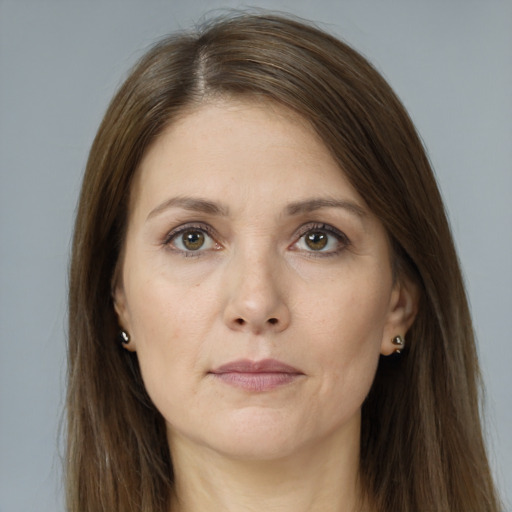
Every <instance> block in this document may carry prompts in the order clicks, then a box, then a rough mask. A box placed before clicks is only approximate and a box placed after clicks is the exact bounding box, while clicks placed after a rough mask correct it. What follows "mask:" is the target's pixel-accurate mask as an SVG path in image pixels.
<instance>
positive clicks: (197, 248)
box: [164, 226, 219, 253]
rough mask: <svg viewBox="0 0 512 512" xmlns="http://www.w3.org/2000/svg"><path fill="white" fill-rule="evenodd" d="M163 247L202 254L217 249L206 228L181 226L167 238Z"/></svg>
mask: <svg viewBox="0 0 512 512" xmlns="http://www.w3.org/2000/svg"><path fill="white" fill-rule="evenodd" d="M164 243H165V245H170V246H172V248H173V249H176V250H178V251H181V252H184V253H192V252H203V251H208V250H211V249H217V248H219V246H218V244H217V243H216V242H215V240H214V239H213V238H212V237H211V236H210V234H209V233H208V229H206V227H198V226H183V227H181V228H178V229H176V230H174V231H172V232H171V233H169V235H168V236H167V238H166V240H165V242H164Z"/></svg>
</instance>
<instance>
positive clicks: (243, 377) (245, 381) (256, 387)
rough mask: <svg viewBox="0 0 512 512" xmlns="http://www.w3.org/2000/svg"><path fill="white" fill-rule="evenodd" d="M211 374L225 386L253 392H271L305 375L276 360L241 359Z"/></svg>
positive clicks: (216, 369) (220, 367)
mask: <svg viewBox="0 0 512 512" xmlns="http://www.w3.org/2000/svg"><path fill="white" fill-rule="evenodd" d="M210 374H212V375H213V376H214V377H215V378H216V379H218V380H219V381H221V382H223V383H225V384H228V385H231V386H234V387H237V388H240V389H243V390H246V391H253V392H263V391H270V390H273V389H275V388H278V387H281V386H284V385H286V384H290V383H291V382H294V381H295V380H297V379H298V378H300V377H301V376H303V375H304V374H303V373H302V372H301V371H300V370H297V368H294V367H293V366H290V365H288V364H285V363H283V362H281V361H278V360H276V359H264V360H261V361H250V360H248V359H240V360H238V361H232V362H230V363H227V364H224V365H221V366H219V367H218V368H215V369H214V370H212V371H211V372H210Z"/></svg>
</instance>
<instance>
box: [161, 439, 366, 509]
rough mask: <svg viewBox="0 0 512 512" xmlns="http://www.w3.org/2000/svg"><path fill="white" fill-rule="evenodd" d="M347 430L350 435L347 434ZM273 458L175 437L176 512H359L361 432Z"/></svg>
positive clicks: (173, 457)
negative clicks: (238, 454)
mask: <svg viewBox="0 0 512 512" xmlns="http://www.w3.org/2000/svg"><path fill="white" fill-rule="evenodd" d="M345 434H346V433H345ZM350 437H352V440H351V441H352V442H350V443H347V442H346V441H347V437H346V435H339V434H333V435H332V436H331V437H329V438H328V439H325V440H323V441H322V442H321V443H315V444H314V445H313V444H312V445H311V446H308V447H304V448H302V449H301V450H298V451H297V452H295V453H294V454H293V455H290V456H286V457H282V458H279V459H273V460H241V459H235V458H233V457H229V456H226V455H224V454H219V453H218V452H215V451H213V450H211V449H209V448H205V447H204V446H202V447H197V445H194V444H193V443H192V442H190V441H189V440H186V439H184V438H180V437H179V436H173V439H172V441H171V443H170V444H171V452H172V459H173V466H174V470H175V471H174V472H175V475H176V480H175V498H174V502H173V507H172V511H173V512H199V511H204V510H208V512H240V511H247V512H258V511H272V512H274V511H275V512H288V511H290V512H291V511H293V512H320V511H322V512H359V511H361V510H367V507H363V505H362V503H361V493H360V489H359V483H358V465H359V431H357V436H356V438H354V437H353V436H350Z"/></svg>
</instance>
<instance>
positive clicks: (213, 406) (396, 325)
mask: <svg viewBox="0 0 512 512" xmlns="http://www.w3.org/2000/svg"><path fill="white" fill-rule="evenodd" d="M69 339H70V350H69V392H68V422H69V427H68V428H69V433H68V436H69V441H68V468H67V476H68V507H69V509H70V510H73V511H75V510H76V511H98V510H108V511H112V510H120V511H125V510H126V511H128V510H133V511H135V510H137V511H139V510H145V511H169V510H172V511H195V510H211V511H216V510H224V511H229V510H264V509H268V510H294V511H302V510H304V511H306V510H308V511H314V510H322V511H325V510H333V511H379V512H381V511H390V512H391V511H393V512H397V511H426V510H429V511H448V510H450V511H455V510H461V511H462V510H464V511H471V510H474V511H475V512H476V511H478V512H480V511H483V510H485V511H497V510H499V502H498V498H497V496H496V493H495V490H494V486H493V482H492V478H491V475H490V471H489V468H488V463H487V459H486V454H485V447H484V443H483V439H482V433H481V426H480V419H479V410H478V384H479V382H478V379H479V374H478V364H477V359H476V353H475V346H474V339H473V333H472V327H471V320H470V316H469V312H468V307H467V302H466V298H465V292H464V287H463V283H462V278H461V273H460V270H459V267H458V262H457V256H456V254H455V250H454V246H453V242H452V239H451V234H450V230H449V227H448V224H447V221H446V216H445V213H444V209H443V205H442V201H441V199H440V196H439V192H438V189H437V186H436V183H435V180H434V178H433V175H432V172H431V169H430V166H429V163H428V160H427V157H426V155H425V152H424V149H423V147H422V145H421V142H420V140H419V138H418V136H417V134H416V132H415V130H414V127H413V125H412V123H411V121H410V119H409V117H408V116H407V114H406V112H405V110H404V108H403V107H402V105H401V104H400V102H399V100H398V99H397V98H396V96H395V95H394V93H393V92H392V91H391V89H390V88H389V86H388V85H387V83H386V82H385V81H384V80H383V79H382V77H380V75H379V74H378V73H377V72H376V71H375V70H374V69H373V68H372V67H371V65H370V64H369V63H368V62H367V61H365V60H364V59H363V58H362V57H361V56H360V55H359V54H357V53H356V52H355V51H354V50H352V49H350V48H349V47H347V46H346V45H345V44H343V43H341V42H339V41H337V40H336V39H334V38H332V37H331V36H329V35H327V34H325V33H323V32H321V31H319V30H317V29H316V28H313V27H311V26H308V25H305V24H302V23H299V22H297V21H294V20H289V19H285V18H282V17H275V16H265V15H260V16H251V15H240V16H235V17H232V18H229V19H224V20H219V21H216V22H214V23H212V24H210V25H209V26H206V27H205V28H204V29H203V30H202V31H201V32H200V33H199V34H180V35H177V36H172V37H169V38H168V39H165V40H164V41H162V42H161V43H160V44H158V45H156V46H155V47H154V48H153V49H152V50H150V51H149V52H148V53H147V54H146V56H145V57H143V59H142V60H141V61H140V63H139V64H138V65H137V66H136V67H135V68H134V70H133V71H132V73H131V75H130V76H129V77H128V79H127V80H126V82H125V83H124V84H123V86H122V87H121V89H120V91H119V92H118V93H117V95H116V96H115V98H114V100H113V101H112V104H111V105H110V107H109V109H108V111H107V113H106V116H105V118H104V121H103V123H102V125H101V127H100V129H99V132H98V134H97V136H96V139H95V141H94V144H93V147H92V149H91V153H90V158H89V162H88V165H87V170H86V174H85V178H84V183H83V187H82V194H81V198H80V205H79V210H78V214H77V221H76V227H75V238H74V244H73V256H72V263H71V275H70V335H69Z"/></svg>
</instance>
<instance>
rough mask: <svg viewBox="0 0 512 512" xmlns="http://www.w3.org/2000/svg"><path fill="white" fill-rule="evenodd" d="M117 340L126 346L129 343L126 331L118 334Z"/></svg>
mask: <svg viewBox="0 0 512 512" xmlns="http://www.w3.org/2000/svg"><path fill="white" fill-rule="evenodd" d="M119 339H120V341H121V343H122V344H123V345H128V343H130V336H129V335H128V333H127V332H126V331H120V332H119Z"/></svg>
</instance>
